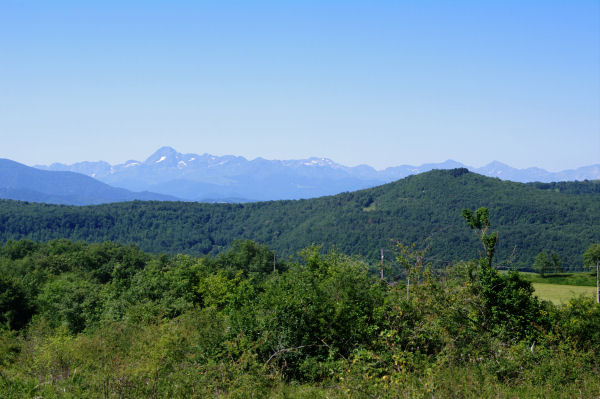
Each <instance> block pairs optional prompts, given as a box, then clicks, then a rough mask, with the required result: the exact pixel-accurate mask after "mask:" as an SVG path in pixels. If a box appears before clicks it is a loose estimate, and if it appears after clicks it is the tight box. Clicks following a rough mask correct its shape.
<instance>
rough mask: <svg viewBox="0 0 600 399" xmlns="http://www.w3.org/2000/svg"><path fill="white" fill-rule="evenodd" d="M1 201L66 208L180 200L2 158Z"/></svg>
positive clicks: (0, 163) (82, 175) (0, 164)
mask: <svg viewBox="0 0 600 399" xmlns="http://www.w3.org/2000/svg"><path fill="white" fill-rule="evenodd" d="M0 198H4V199H13V200H19V201H29V202H45V203H50V204H64V205H94V204H104V203H111V202H123V201H133V200H155V201H174V200H177V198H176V197H173V196H169V195H164V194H155V193H150V192H139V193H135V192H131V191H129V190H126V189H124V188H115V187H111V186H109V185H107V184H105V183H102V182H100V181H98V180H95V179H93V178H91V177H89V176H86V175H84V174H80V173H75V172H69V171H44V170H39V169H36V168H32V167H29V166H26V165H23V164H20V163H18V162H14V161H11V160H9V159H0Z"/></svg>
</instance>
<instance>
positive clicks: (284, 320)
mask: <svg viewBox="0 0 600 399" xmlns="http://www.w3.org/2000/svg"><path fill="white" fill-rule="evenodd" d="M134 205H135V204H134ZM367 206H369V205H367ZM463 217H464V218H465V219H466V222H467V224H465V223H464V221H463V223H462V226H461V227H462V229H463V230H465V231H467V232H469V230H470V229H469V226H470V228H471V230H472V231H474V232H475V233H476V234H474V235H473V236H474V237H476V239H478V240H479V241H480V242H479V243H480V245H482V244H483V246H482V248H483V253H482V256H481V257H480V258H479V259H474V260H470V261H466V262H457V263H454V264H452V265H449V266H448V267H447V268H446V269H444V270H434V269H432V268H431V267H430V266H431V265H429V264H427V263H426V262H423V261H422V258H421V257H420V255H421V252H420V250H419V249H418V248H415V247H412V246H399V247H398V251H397V252H396V256H397V259H398V262H400V263H401V264H402V265H403V266H404V267H405V268H406V271H407V276H408V277H410V279H411V281H412V284H411V285H410V286H408V285H407V284H405V283H404V282H402V281H401V282H387V281H385V280H381V279H378V278H375V277H374V276H373V275H372V274H370V273H369V267H368V265H366V264H365V263H364V262H362V261H360V260H359V259H357V258H354V257H349V256H346V255H344V254H341V253H339V252H336V251H332V250H323V249H322V248H320V247H315V246H310V247H307V248H305V249H303V250H302V251H300V252H299V254H298V256H297V257H296V258H295V259H294V260H291V259H290V260H286V261H276V262H275V263H274V262H273V255H274V253H273V252H272V251H271V250H270V249H269V248H267V247H265V246H263V245H260V244H257V243H255V242H252V241H236V242H235V243H234V244H233V246H232V247H231V248H230V249H228V250H226V251H223V252H221V253H220V254H218V255H216V256H204V257H191V256H188V255H181V254H179V255H171V256H169V255H164V254H163V255H155V254H149V253H145V252H143V251H141V250H140V249H138V248H137V247H135V246H130V245H122V244H117V243H110V242H105V243H97V244H86V243H83V242H73V241H70V240H66V239H59V240H53V241H50V242H47V243H36V242H33V241H29V240H20V241H8V242H7V243H6V244H4V245H3V246H2V247H0V393H2V395H1V396H3V397H7V398H29V397H44V398H59V397H60V398H82V397H86V398H88V397H89V398H125V397H127V398H130V397H131V398H162V397H165V398H166V397H177V398H204V397H216V398H249V397H280V398H310V397H313V398H320V397H328V398H345V397H355V398H364V397H371V398H386V397H394V398H396V397H406V398H415V397H564V398H570V397H597V396H598V395H600V384H598V379H599V378H600V363H599V361H600V353H599V351H600V307H599V306H598V305H597V304H595V303H594V302H593V301H592V299H591V298H587V299H586V298H578V299H574V300H572V301H571V302H570V303H569V304H568V305H566V306H555V305H552V304H551V303H549V302H541V301H540V300H538V299H537V298H536V297H535V296H534V295H533V294H532V293H533V289H532V287H531V284H530V283H529V282H527V281H525V280H522V279H521V278H520V277H519V274H518V273H517V272H510V273H506V274H500V273H498V271H497V270H496V266H497V263H496V261H495V248H496V242H497V241H498V237H502V234H501V233H500V235H498V234H496V233H492V232H491V231H492V230H490V229H488V227H489V220H490V216H489V213H488V212H487V210H486V209H483V208H482V209H479V210H478V211H477V212H470V211H464V212H463Z"/></svg>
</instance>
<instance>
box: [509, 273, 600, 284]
mask: <svg viewBox="0 0 600 399" xmlns="http://www.w3.org/2000/svg"><path fill="white" fill-rule="evenodd" d="M519 274H520V275H521V277H523V278H524V279H525V280H527V281H531V282H532V283H542V284H565V285H583V286H588V287H595V286H596V271H595V270H594V271H593V272H583V273H581V272H580V273H560V274H547V275H546V276H544V277H542V276H540V275H539V274H537V273H526V272H519Z"/></svg>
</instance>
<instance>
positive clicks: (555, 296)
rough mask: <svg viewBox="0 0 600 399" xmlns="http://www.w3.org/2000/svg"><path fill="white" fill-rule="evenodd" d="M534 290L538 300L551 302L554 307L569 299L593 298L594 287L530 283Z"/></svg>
mask: <svg viewBox="0 0 600 399" xmlns="http://www.w3.org/2000/svg"><path fill="white" fill-rule="evenodd" d="M532 284H533V288H534V289H535V295H537V296H538V298H540V299H543V300H546V301H551V302H552V303H554V304H555V305H561V304H563V303H567V302H568V301H569V300H570V299H571V298H574V297H578V296H580V295H583V296H592V297H593V296H594V295H595V294H596V287H586V286H580V285H566V284H555V283H532Z"/></svg>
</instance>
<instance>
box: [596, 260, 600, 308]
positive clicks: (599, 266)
mask: <svg viewBox="0 0 600 399" xmlns="http://www.w3.org/2000/svg"><path fill="white" fill-rule="evenodd" d="M598 271H600V260H599V259H596V303H600V282H599V281H598Z"/></svg>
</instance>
